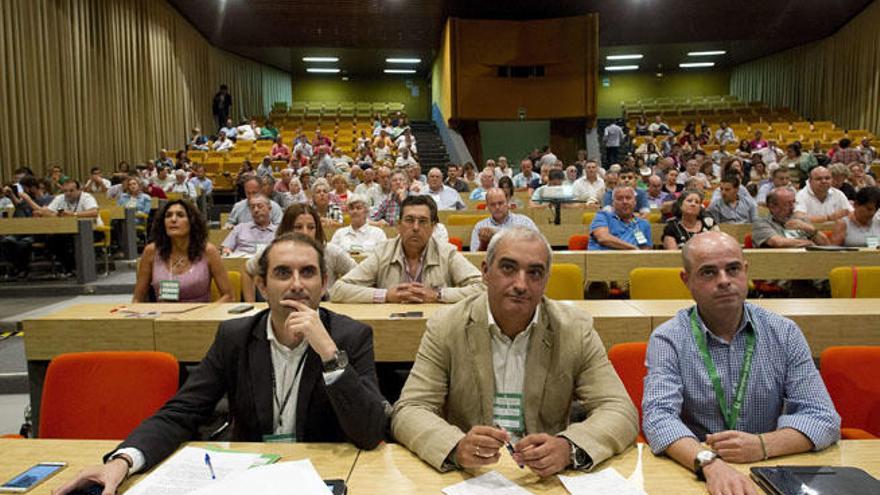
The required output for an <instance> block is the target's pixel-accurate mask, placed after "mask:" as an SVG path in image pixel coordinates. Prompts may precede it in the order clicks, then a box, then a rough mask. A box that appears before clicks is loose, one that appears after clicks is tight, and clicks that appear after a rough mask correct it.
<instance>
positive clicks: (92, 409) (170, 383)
mask: <svg viewBox="0 0 880 495" xmlns="http://www.w3.org/2000/svg"><path fill="white" fill-rule="evenodd" d="M178 381H179V371H178V364H177V360H176V359H175V358H174V356H172V355H171V354H167V353H164V352H147V351H144V352H140V351H138V352H77V353H72V354H62V355H60V356H58V357H56V358H55V359H53V360H52V362H51V363H49V369H48V371H47V372H46V380H45V382H44V383H43V398H42V401H41V403H40V431H39V436H40V438H67V439H96V440H97V439H100V440H112V439H121V438H125V437H126V436H128V434H129V433H131V431H132V430H133V429H134V428H135V427H136V426H137V425H138V424H140V423H141V421H143V420H144V419H146V418H148V417H150V416H151V415H152V414H153V413H155V412H156V411H157V410H158V409H159V408H160V407H162V404H164V403H165V401H167V400H168V399H169V398H171V397H172V396H173V395H174V394H175V392H177V387H178Z"/></svg>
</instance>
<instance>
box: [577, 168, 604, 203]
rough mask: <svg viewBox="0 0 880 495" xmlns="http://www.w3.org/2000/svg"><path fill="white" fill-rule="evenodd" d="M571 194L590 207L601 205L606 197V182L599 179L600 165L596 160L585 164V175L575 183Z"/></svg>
mask: <svg viewBox="0 0 880 495" xmlns="http://www.w3.org/2000/svg"><path fill="white" fill-rule="evenodd" d="M571 193H572V194H573V195H574V197H575V199H577V200H578V201H583V202H585V204H586V205H587V206H588V207H591V206H599V205H600V204H601V202H602V197H603V196H604V195H605V181H604V180H603V179H602V178H601V177H599V164H598V163H596V161H595V160H587V161H586V162H584V174H583V175H582V176H581V177H580V178H579V179H578V180H576V181H574V185H573V186H572V188H571Z"/></svg>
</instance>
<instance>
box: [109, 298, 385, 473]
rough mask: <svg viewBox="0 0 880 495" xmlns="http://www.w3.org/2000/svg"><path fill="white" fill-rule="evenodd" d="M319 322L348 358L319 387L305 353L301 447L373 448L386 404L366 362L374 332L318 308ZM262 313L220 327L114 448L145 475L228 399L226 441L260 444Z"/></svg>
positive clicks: (316, 370)
mask: <svg viewBox="0 0 880 495" xmlns="http://www.w3.org/2000/svg"><path fill="white" fill-rule="evenodd" d="M319 311H320V315H321V321H322V323H323V324H324V328H326V329H327V331H328V332H329V333H330V336H331V337H332V338H333V340H334V342H336V345H337V346H338V347H339V348H340V349H342V350H345V351H346V353H348V359H349V364H348V367H347V368H346V370H345V372H344V373H343V374H342V375H341V376H340V377H339V378H338V379H337V380H336V381H335V382H333V383H332V384H331V385H325V384H324V379H323V366H322V364H321V358H320V356H318V354H317V353H315V351H314V350H312V349H311V347H310V348H308V350H307V351H306V354H305V359H306V362H305V364H304V365H303V366H304V367H303V371H302V377H301V378H300V386H299V391H298V395H297V404H296V438H297V441H300V442H352V443H353V444H355V445H356V446H357V447H358V448H364V449H372V448H374V447H375V446H376V445H378V444H379V442H380V441H382V439H383V434H384V431H385V425H386V416H385V400H384V399H383V397H382V394H381V393H380V392H379V386H378V380H377V378H376V370H375V367H374V362H373V331H372V329H371V328H370V327H368V326H367V325H364V324H362V323H359V322H357V321H355V320H352V319H351V318H349V317H347V316H344V315H340V314H337V313H334V312H332V311H329V310H326V309H324V308H321V309H320V310H319ZM268 317H269V310H265V311H261V312H260V313H258V314H256V315H254V316H250V317H246V318H237V319H234V320H229V321H224V322H223V323H221V324H220V328H219V329H218V331H217V336H216V337H215V339H214V343H213V344H212V345H211V348H210V349H209V350H208V353H207V354H206V355H205V357H204V358H203V359H202V362H201V363H200V364H199V366H198V368H197V369H196V370H195V371H194V372H193V373H192V374H191V375H190V377H189V379H188V380H187V381H186V383H185V384H184V385H183V387H182V388H181V389H180V390H179V391H178V392H177V395H175V396H174V397H173V398H171V399H170V400H169V401H168V402H167V403H166V404H165V405H164V406H162V408H161V409H160V410H159V411H158V412H157V413H156V414H155V415H153V416H152V417H150V418H149V419H147V420H145V421H144V422H143V423H141V425H140V426H138V427H137V428H135V430H134V431H133V432H132V433H131V434H130V435H129V436H128V438H127V439H126V440H125V441H124V442H123V443H122V444H120V445H119V448H122V447H135V448H137V449H139V450H140V451H141V452H143V453H144V457H145V460H146V464H145V466H144V470H147V469H150V468H151V467H152V466H154V465H155V464H157V463H159V462H161V461H162V460H163V459H165V458H166V457H168V456H169V455H170V454H171V453H173V452H174V450H176V449H177V447H178V446H179V445H180V444H181V443H183V442H186V441H188V440H193V439H194V438H195V435H196V431H197V429H198V427H199V426H200V425H201V424H202V423H204V422H206V421H207V420H208V419H209V417H210V415H211V413H212V412H213V411H214V408H215V406H216V405H217V402H218V401H219V400H220V399H221V398H222V397H223V395H224V394H228V395H229V414H230V422H231V428H232V439H233V440H234V441H241V442H260V441H262V437H263V435H264V434H271V433H272V415H273V403H272V400H273V399H272V393H273V390H272V358H271V350H270V348H269V345H270V344H269V340H268V339H267V338H266V319H267V318H268Z"/></svg>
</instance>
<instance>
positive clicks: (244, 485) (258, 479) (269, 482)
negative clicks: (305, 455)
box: [191, 459, 329, 495]
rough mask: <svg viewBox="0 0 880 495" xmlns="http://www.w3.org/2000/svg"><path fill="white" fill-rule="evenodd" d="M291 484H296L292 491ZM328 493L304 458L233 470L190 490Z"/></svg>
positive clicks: (204, 494) (206, 494) (227, 494)
mask: <svg viewBox="0 0 880 495" xmlns="http://www.w3.org/2000/svg"><path fill="white" fill-rule="evenodd" d="M292 487H296V488H295V490H292ZM243 493H258V494H260V495H289V494H290V493H296V494H297V495H328V493H329V491H328V489H327V485H326V484H325V483H324V481H323V480H321V477H320V476H319V475H318V472H317V471H315V467H314V466H312V463H311V461H309V460H308V459H304V460H301V461H294V462H281V463H278V464H270V465H268V466H260V467H255V468H253V469H248V470H246V471H242V472H239V473H235V474H233V475H230V476H228V477H226V478H225V479H223V480H222V481H217V482H216V483H211V484H209V485H206V486H204V487H202V488H201V489H199V490H197V491H195V492H192V494H191V495H241V494H243Z"/></svg>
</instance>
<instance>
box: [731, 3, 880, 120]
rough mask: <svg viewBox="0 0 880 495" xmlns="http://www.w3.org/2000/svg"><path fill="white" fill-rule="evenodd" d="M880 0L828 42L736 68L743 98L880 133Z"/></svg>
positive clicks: (735, 87) (734, 89)
mask: <svg viewBox="0 0 880 495" xmlns="http://www.w3.org/2000/svg"><path fill="white" fill-rule="evenodd" d="M878 25H880V2H874V3H872V4H871V5H869V6H868V7H867V8H866V9H865V10H864V11H863V12H862V13H861V14H859V15H858V16H856V17H855V18H853V19H852V20H851V21H850V22H848V23H847V24H846V25H845V26H844V27H843V28H841V29H840V30H838V31H837V32H836V33H835V34H833V35H831V36H829V37H828V38H825V39H824V40H821V41H818V42H815V43H811V44H808V45H804V46H799V47H797V48H792V49H790V50H787V51H784V52H782V53H778V54H776V55H772V56H769V57H765V58H762V59H758V60H756V61H754V62H749V63H746V64H743V65H740V66H738V67H736V68H734V69H733V71H732V73H731V78H730V92H731V94H733V95H736V96H738V97H739V98H740V99H741V100H745V101H753V100H761V101H765V102H767V103H769V104H770V105H771V106H776V107H789V108H791V109H792V110H795V111H796V112H798V113H800V114H801V115H802V116H804V117H805V118H811V119H813V120H832V121H834V122H835V123H836V124H837V125H838V126H839V127H842V128H844V129H868V130H870V131H871V132H873V133H874V134H878V133H880V30H878V29H877V26H878Z"/></svg>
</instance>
